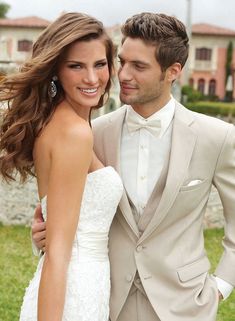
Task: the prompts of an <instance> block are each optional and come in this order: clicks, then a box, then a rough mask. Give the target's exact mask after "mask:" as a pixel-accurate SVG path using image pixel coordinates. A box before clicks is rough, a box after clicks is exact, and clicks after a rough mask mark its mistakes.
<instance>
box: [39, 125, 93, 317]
mask: <svg viewBox="0 0 235 321" xmlns="http://www.w3.org/2000/svg"><path fill="white" fill-rule="evenodd" d="M61 131H63V133H62V134H61V135H60V137H58V138H56V139H55V140H54V141H53V147H52V150H51V169H50V178H49V187H48V192H47V223H46V224H47V229H46V252H45V260H44V264H43V269H42V276H41V281H40V287H39V298H38V321H51V320H52V319H53V320H57V321H60V320H62V315H63V307H64V298H65V289H66V273H67V268H68V264H69V260H70V256H71V249H72V244H73V240H74V236H75V232H76V228H77V224H78V218H79V211H80V206H81V200H82V195H83V190H84V185H85V181H86V176H87V172H88V170H89V165H90V163H91V160H92V144H93V140H92V134H91V130H90V128H89V126H88V125H87V124H86V123H85V122H84V123H83V122H82V123H80V124H79V126H72V127H70V128H69V129H66V130H64V129H61Z"/></svg>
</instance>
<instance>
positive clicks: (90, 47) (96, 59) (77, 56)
mask: <svg viewBox="0 0 235 321" xmlns="http://www.w3.org/2000/svg"><path fill="white" fill-rule="evenodd" d="M58 78H59V81H60V83H61V85H62V87H63V89H64V92H65V99H66V100H67V101H68V102H69V103H71V104H72V105H73V106H74V107H78V108H81V107H83V108H84V107H85V108H89V107H93V106H97V104H98V102H99V100H100V97H101V95H102V94H104V91H105V88H106V85H107V82H108V80H109V69H108V61H107V57H106V48H105V44H104V43H103V42H102V41H101V40H99V39H94V40H89V41H77V42H75V43H74V44H72V45H71V46H70V47H69V48H68V50H67V52H66V54H65V56H64V58H63V60H62V61H61V63H60V66H59V70H58Z"/></svg>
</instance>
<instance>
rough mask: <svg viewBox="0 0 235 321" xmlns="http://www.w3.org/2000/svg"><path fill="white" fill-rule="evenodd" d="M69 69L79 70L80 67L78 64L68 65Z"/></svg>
mask: <svg viewBox="0 0 235 321" xmlns="http://www.w3.org/2000/svg"><path fill="white" fill-rule="evenodd" d="M69 68H71V69H81V68H82V66H81V65H79V64H74V65H69Z"/></svg>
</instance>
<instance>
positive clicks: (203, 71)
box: [189, 23, 235, 99]
mask: <svg viewBox="0 0 235 321" xmlns="http://www.w3.org/2000/svg"><path fill="white" fill-rule="evenodd" d="M230 41H231V42H232V43H233V55H232V56H233V59H232V62H233V63H232V77H230V83H228V82H227V83H226V81H225V78H226V71H225V65H226V54H227V48H228V44H229V42H230ZM234 75H235V30H230V29H225V28H221V27H218V26H214V25H209V24H205V23H201V24H195V25H193V26H192V39H191V47H190V55H189V82H190V84H191V85H192V86H193V87H194V88H195V89H197V90H199V91H200V92H201V93H203V94H204V95H210V96H213V95H216V96H218V97H219V99H224V97H225V91H226V86H227V89H229V90H231V91H233V98H235V86H234Z"/></svg>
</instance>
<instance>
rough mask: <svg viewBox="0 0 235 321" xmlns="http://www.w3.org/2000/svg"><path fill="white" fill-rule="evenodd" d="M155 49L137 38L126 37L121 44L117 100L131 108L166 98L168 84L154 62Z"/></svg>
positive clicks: (151, 104)
mask: <svg viewBox="0 0 235 321" xmlns="http://www.w3.org/2000/svg"><path fill="white" fill-rule="evenodd" d="M155 50H156V48H155V47H154V46H152V45H150V44H145V43H144V42H143V41H142V40H141V39H138V38H137V39H133V38H126V40H125V41H124V43H123V45H122V47H121V50H120V53H119V60H120V68H119V72H118V76H119V82H120V87H121V89H120V100H121V101H122V102H123V103H125V104H128V105H131V106H132V107H133V108H135V106H136V107H141V108H142V107H148V106H149V107H153V106H154V105H156V106H157V105H159V104H161V102H162V101H163V100H165V99H168V98H169V95H170V87H171V84H170V83H169V82H167V81H166V80H165V72H162V70H161V67H160V65H159V64H158V62H157V61H156V58H155ZM166 97H167V98H166Z"/></svg>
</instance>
